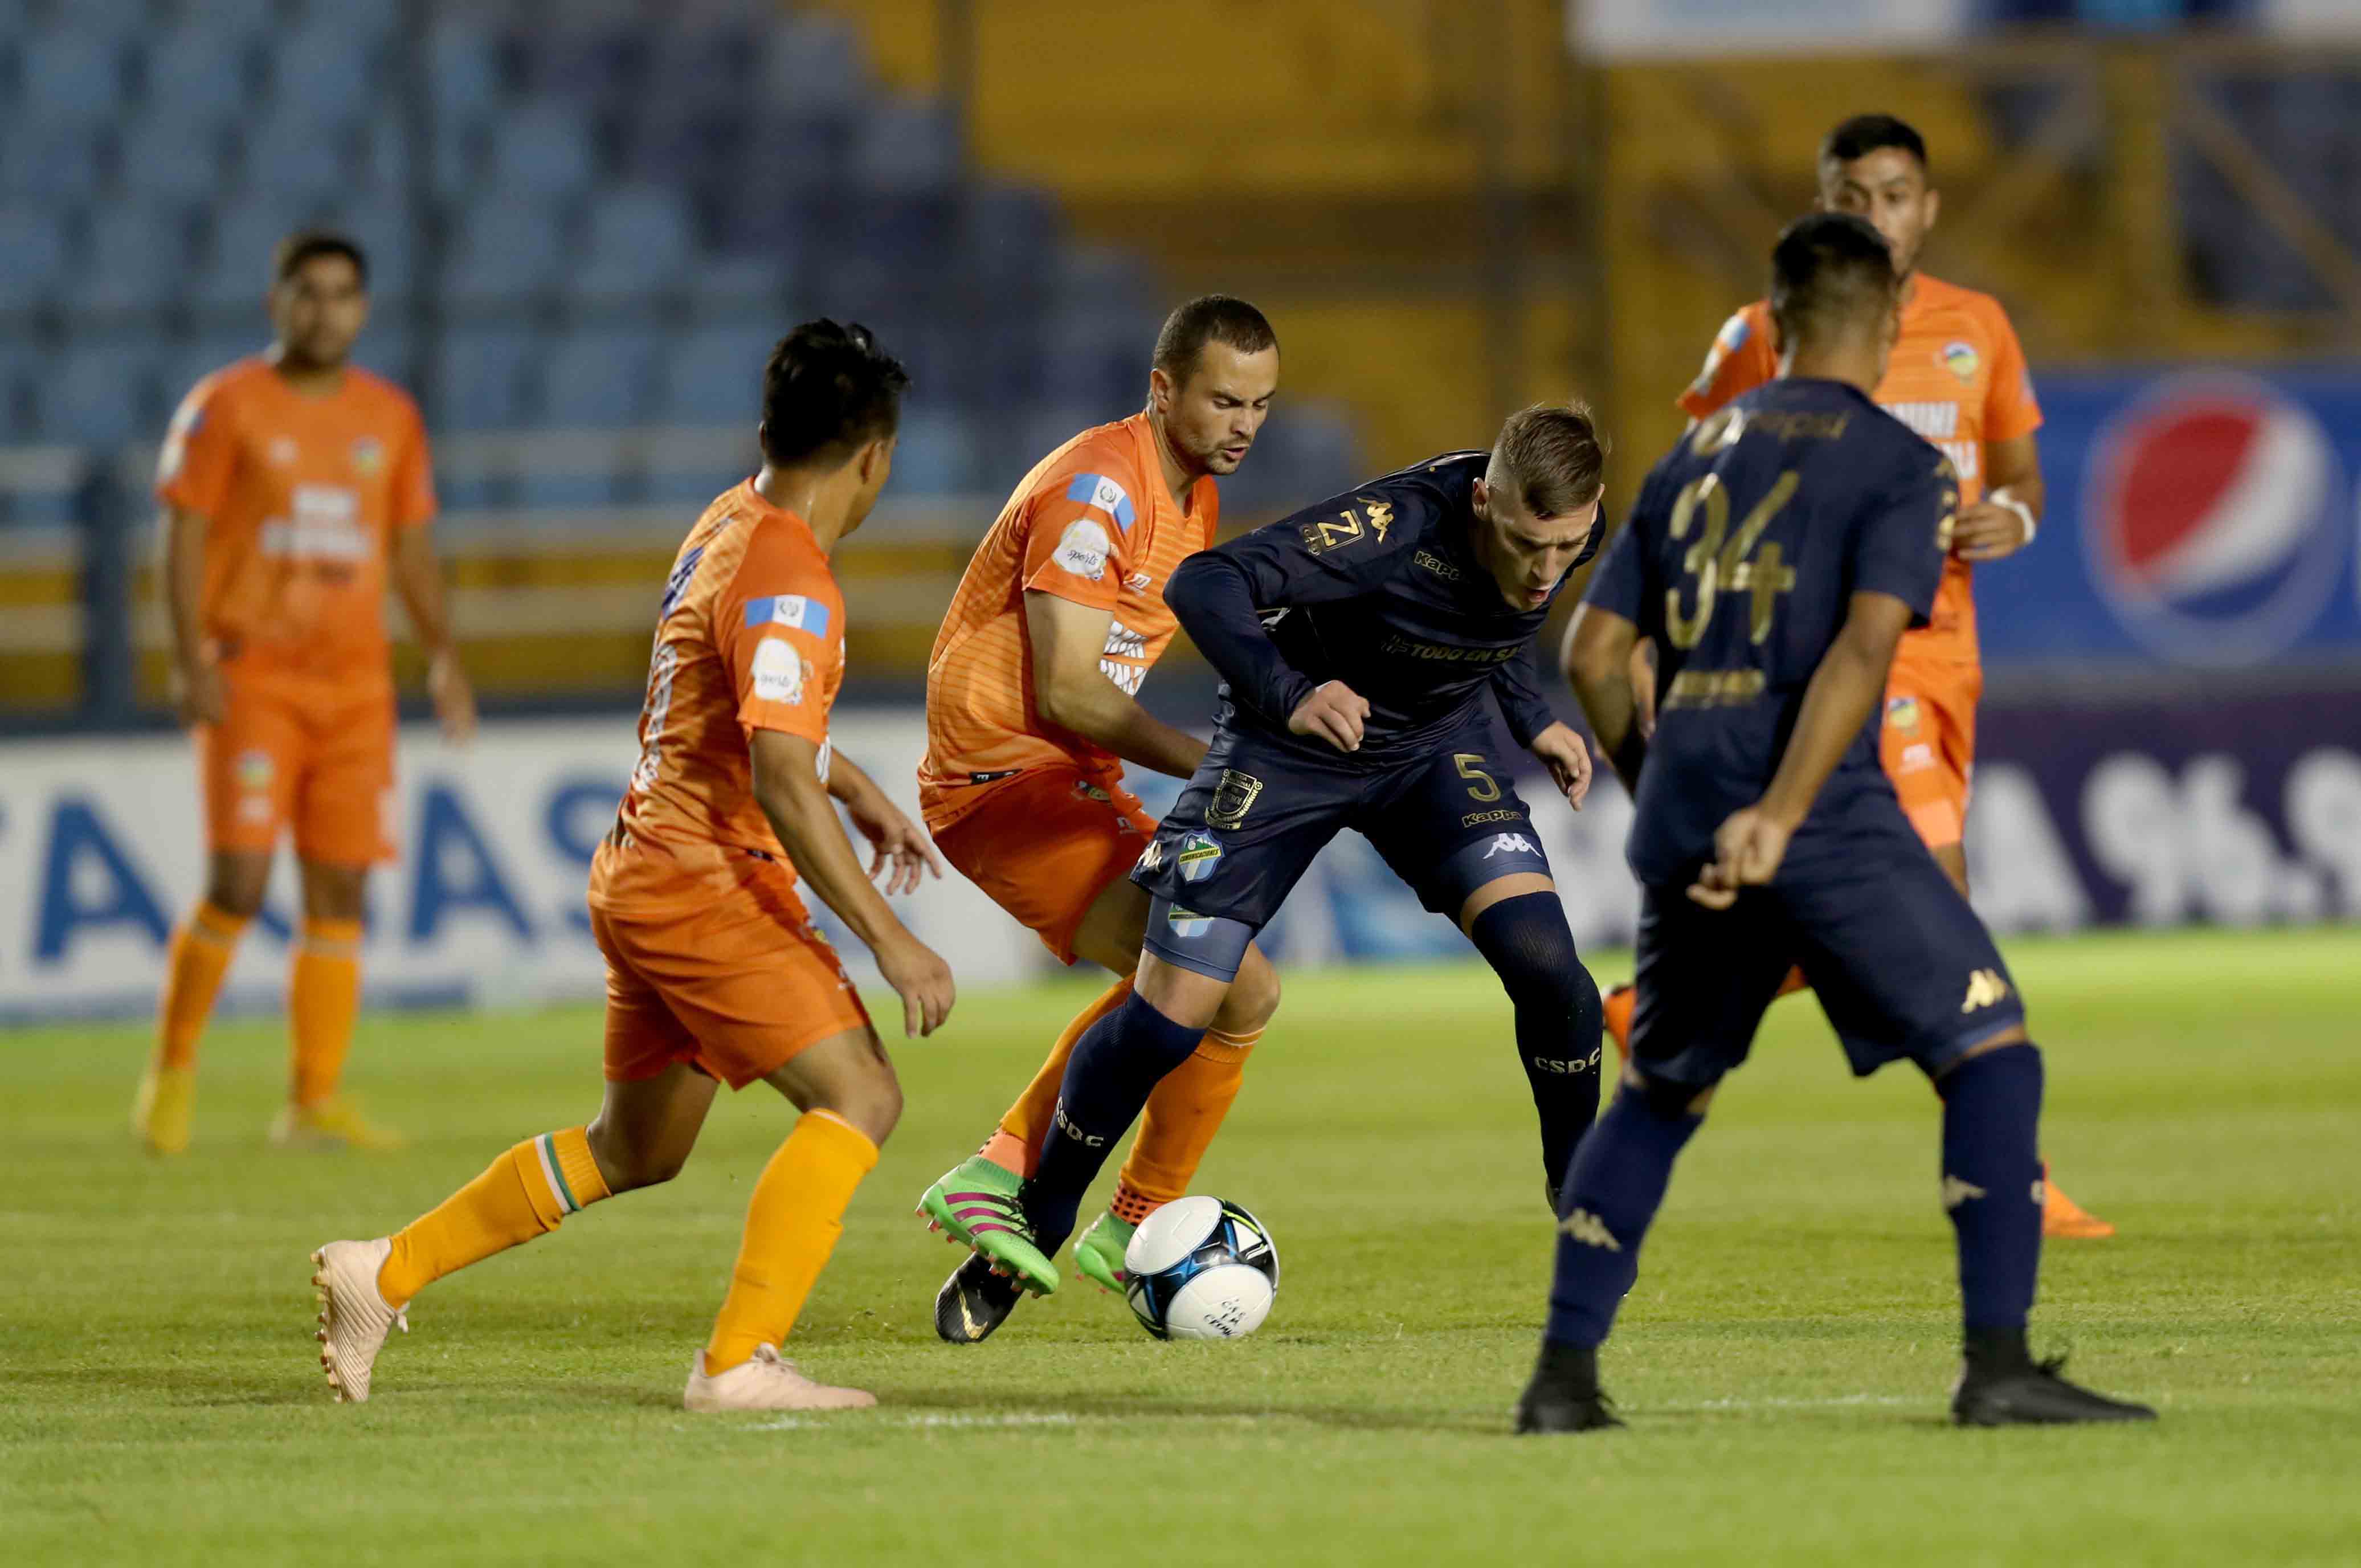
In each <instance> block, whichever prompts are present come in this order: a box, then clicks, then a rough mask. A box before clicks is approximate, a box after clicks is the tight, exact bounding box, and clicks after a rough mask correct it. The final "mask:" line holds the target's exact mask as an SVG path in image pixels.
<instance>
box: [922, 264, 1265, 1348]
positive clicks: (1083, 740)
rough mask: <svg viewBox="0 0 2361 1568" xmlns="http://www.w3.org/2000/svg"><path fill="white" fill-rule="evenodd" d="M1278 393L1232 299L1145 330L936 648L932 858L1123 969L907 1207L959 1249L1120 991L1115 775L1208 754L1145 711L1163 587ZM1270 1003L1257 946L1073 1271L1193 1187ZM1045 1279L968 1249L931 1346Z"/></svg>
mask: <svg viewBox="0 0 2361 1568" xmlns="http://www.w3.org/2000/svg"><path fill="white" fill-rule="evenodd" d="M1278 389H1279V339H1278V338H1277V336H1276V335H1274V334H1273V333H1272V332H1271V330H1270V323H1268V321H1266V320H1265V319H1264V318H1263V314H1262V313H1261V312H1260V311H1257V309H1255V308H1254V307H1253V306H1252V305H1250V304H1247V303H1246V302H1245V301H1243V300H1237V299H1233V298H1230V297H1229V296H1227V295H1223V294H1209V295H1206V296H1204V297H1203V298H1201V299H1196V300H1191V301H1190V302H1188V303H1186V304H1184V305H1182V306H1181V307H1180V309H1178V310H1176V311H1174V312H1173V313H1172V314H1171V315H1170V317H1169V318H1167V319H1166V321H1165V323H1164V327H1163V330H1162V331H1161V332H1160V333H1159V334H1158V336H1157V340H1156V350H1155V354H1154V356H1153V360H1152V365H1151V367H1150V369H1149V371H1148V406H1147V407H1146V408H1144V409H1142V410H1141V411H1139V412H1137V413H1136V414H1134V415H1132V416H1131V417H1130V418H1129V419H1126V420H1121V421H1118V422H1115V423H1114V424H1103V425H1100V426H1097V427H1096V428H1094V429H1092V430H1086V431H1084V432H1083V433H1082V434H1080V435H1078V436H1076V437H1074V438H1073V439H1072V440H1071V441H1069V442H1067V443H1066V444H1064V445H1063V446H1060V447H1059V448H1058V449H1057V450H1056V451H1054V452H1052V453H1050V454H1049V456H1047V457H1045V458H1043V459H1042V460H1041V461H1040V462H1039V463H1038V464H1036V465H1035V466H1034V468H1033V471H1032V472H1031V473H1029V474H1027V475H1026V476H1025V477H1024V479H1023V480H1022V481H1020V482H1019V483H1018V485H1017V487H1016V490H1015V491H1014V492H1013V493H1012V494H1011V495H1010V496H1009V499H1008V504H1007V505H1006V506H1005V507H1004V508H1003V509H1002V510H1001V513H1000V517H999V519H998V521H995V522H994V524H993V525H992V529H991V532H988V533H986V534H985V535H984V539H983V543H982V544H980V545H979V546H977V548H976V552H975V558H974V559H973V560H972V561H971V562H970V563H969V564H968V568H967V574H966V576H963V577H961V580H960V587H959V593H958V595H957V596H956V597H955V598H953V600H952V602H951V609H950V614H949V615H948V616H946V617H944V619H943V627H942V632H941V634H940V635H939V637H937V639H936V640H935V650H934V654H933V656H932V658H931V659H930V661H929V662H928V667H927V756H926V761H925V762H924V763H923V764H922V765H921V768H920V771H919V775H918V783H919V790H920V793H919V805H920V807H921V808H922V809H923V810H924V812H925V814H926V818H927V826H928V828H929V829H930V830H931V831H932V832H933V833H934V836H935V842H936V844H937V845H938V846H939V848H940V849H941V850H942V852H943V856H944V858H945V859H947V860H949V861H950V862H951V864H953V865H954V866H957V867H958V868H959V869H960V870H961V872H965V873H966V874H967V875H968V877H969V878H970V879H972V881H973V882H974V883H976V885H978V886H979V887H981V888H983V890H984V891H985V892H986V893H988V894H991V895H992V896H993V898H994V901H995V902H996V903H998V904H999V905H1000V906H1001V907H1002V908H1004V909H1005V910H1007V911H1008V912H1009V913H1010V914H1011V915H1014V916H1016V918H1017V919H1019V920H1021V921H1023V922H1024V923H1025V925H1026V926H1027V927H1030V928H1031V929H1032V930H1034V931H1036V932H1038V934H1039V935H1040V938H1041V940H1042V942H1043V943H1044V944H1046V945H1047V946H1048V948H1049V950H1050V951H1051V952H1053V953H1055V954H1057V955H1058V958H1059V959H1060V961H1061V962H1064V963H1072V962H1073V961H1074V960H1075V959H1077V958H1082V959H1089V960H1090V961H1092V962H1093V963H1095V964H1098V965H1101V966H1102V967H1104V968H1105V969H1106V970H1110V971H1112V972H1113V973H1114V974H1115V976H1116V980H1115V984H1114V985H1113V986H1112V987H1110V988H1109V989H1108V990H1107V992H1105V993H1104V995H1102V996H1101V997H1099V998H1098V1000H1097V1001H1095V1002H1093V1003H1092V1004H1091V1005H1090V1007H1088V1008H1087V1009H1085V1010H1084V1011H1083V1012H1082V1014H1081V1015H1080V1016H1079V1017H1077V1018H1075V1019H1074V1021H1073V1022H1072V1023H1071V1024H1070V1025H1067V1027H1066V1031H1065V1033H1064V1034H1063V1035H1062V1036H1060V1037H1059V1039H1058V1042H1057V1044H1056V1045H1055V1046H1054V1047H1052V1048H1051V1050H1050V1053H1049V1059H1048V1060H1047V1061H1046V1062H1044V1063H1043V1064H1042V1067H1041V1070H1040V1071H1039V1072H1038V1074H1036V1075H1035V1077H1034V1080H1033V1081H1032V1082H1031V1083H1030V1084H1029V1085H1027V1088H1026V1091H1025V1092H1024V1094H1023V1095H1021V1096H1020V1097H1019V1098H1018V1099H1017V1101H1016V1104H1015V1105H1013V1106H1011V1107H1010V1108H1009V1111H1008V1113H1007V1114H1006V1115H1005V1116H1003V1117H1002V1118H1001V1121H1000V1126H999V1128H998V1130H997V1131H996V1132H994V1135H993V1136H992V1137H991V1138H990V1139H989V1140H988V1141H987V1142H986V1143H985V1144H984V1146H983V1148H982V1149H981V1150H980V1151H979V1152H978V1153H976V1154H975V1155H974V1156H972V1157H970V1158H969V1159H967V1160H966V1161H964V1162H963V1163H961V1165H959V1166H957V1167H955V1168H953V1169H951V1170H950V1172H948V1173H946V1174H945V1175H944V1177H943V1178H942V1179H941V1180H939V1181H938V1182H936V1183H935V1184H934V1185H933V1186H932V1187H930V1188H928V1190H927V1191H926V1193H925V1195H924V1196H923V1197H922V1198H921V1199H920V1201H919V1212H921V1213H922V1214H925V1215H927V1216H928V1220H929V1222H930V1223H931V1224H932V1225H933V1227H934V1228H937V1229H939V1230H942V1231H944V1232H945V1233H947V1234H949V1235H950V1238H951V1239H953V1240H956V1241H959V1242H962V1243H967V1244H969V1245H973V1242H974V1238H975V1236H976V1235H977V1234H979V1233H982V1232H989V1231H991V1230H993V1229H995V1228H1005V1209H1006V1208H1007V1206H1008V1205H1009V1204H1011V1203H1013V1202H1014V1201H1015V1200H1016V1189H1017V1185H1018V1183H1019V1182H1020V1181H1021V1180H1022V1179H1024V1178H1025V1177H1027V1176H1028V1175H1030V1174H1031V1173H1032V1169H1033V1165H1034V1162H1035V1160H1036V1158H1037V1157H1038V1155H1039V1153H1040V1147H1041V1139H1042V1137H1043V1135H1046V1134H1047V1133H1048V1131H1049V1119H1050V1117H1051V1116H1052V1114H1054V1113H1055V1110H1056V1106H1057V1102H1058V1088H1059V1085H1060V1083H1061V1082H1062V1081H1063V1080H1064V1078H1065V1070H1066V1058H1068V1056H1070V1055H1071V1053H1072V1050H1073V1047H1074V1042H1075V1041H1076V1040H1078V1039H1080V1038H1081V1037H1082V1031H1083V1030H1085V1029H1087V1028H1089V1027H1090V1025H1092V1024H1093V1023H1095V1022H1096V1021H1097V1020H1098V1019H1099V1018H1101V1017H1102V1016H1104V1014H1107V1013H1109V1012H1111V1011H1112V1010H1114V1009H1115V1008H1116V1007H1119V1006H1121V1005H1122V1003H1123V1001H1124V999H1125V997H1126V996H1127V995H1129V994H1130V990H1131V975H1132V970H1134V969H1135V968H1137V965H1138V963H1139V948H1140V942H1141V940H1142V938H1143V937H1144V935H1145V933H1146V930H1147V921H1148V895H1147V894H1145V893H1142V892H1141V891H1140V890H1139V889H1138V888H1137V886H1135V885H1134V884H1133V883H1132V882H1131V881H1130V876H1129V873H1130V871H1131V868H1132V866H1133V864H1134V863H1135V862H1136V861H1138V859H1139V854H1140V850H1142V849H1143V848H1145V846H1146V845H1147V843H1148V839H1150V838H1151V837H1152V836H1153V835H1154V832H1155V827H1156V824H1155V820H1154V819H1153V818H1152V817H1149V816H1148V814H1147V813H1146V812H1145V811H1144V810H1143V809H1142V808H1141V806H1140V804H1139V802H1138V800H1137V798H1136V797H1134V796H1133V795H1132V794H1131V793H1130V792H1129V791H1127V790H1126V789H1125V788H1124V787H1123V765H1124V763H1125V762H1134V763H1137V764H1138V765H1139V766H1141V767H1144V768H1148V769H1152V770H1154V771H1155V772H1157V773H1169V774H1171V775H1173V776H1175V777H1179V778H1186V777H1188V776H1189V775H1190V774H1191V773H1194V772H1195V771H1196V768H1197V764H1198V763H1199V762H1200V761H1202V759H1203V757H1204V754H1205V744H1204V742H1203V741H1202V740H1198V739H1197V738H1196V737H1195V736H1193V735H1191V734H1188V733H1186V732H1184V731H1182V730H1179V729H1173V728H1172V727H1171V726H1170V725H1169V724H1166V723H1164V722H1163V721H1161V720H1160V719H1158V718H1155V717H1154V716H1153V715H1151V714H1150V713H1148V710H1147V709H1146V708H1144V707H1140V706H1139V703H1138V701H1137V694H1138V691H1139V686H1140V683H1141V681H1142V680H1143V679H1145V678H1146V676H1147V674H1148V670H1149V668H1150V667H1151V666H1153V665H1154V664H1155V663H1156V661H1157V659H1158V657H1159V656H1160V655H1161V654H1162V653H1163V652H1164V648H1165V644H1167V643H1168V642H1170V641H1171V640H1172V633H1173V631H1174V630H1175V628H1176V626H1177V624H1178V623H1177V622H1176V621H1175V620H1173V617H1172V612H1171V611H1170V609H1167V608H1165V604H1164V584H1165V582H1166V581H1167V580H1168V579H1169V578H1170V576H1171V574H1172V569H1173V568H1174V567H1175V566H1177V565H1180V562H1181V561H1182V560H1183V559H1184V558H1186V557H1187V556H1189V555H1191V554H1194V553H1195V552H1197V551H1199V550H1202V549H1203V548H1204V547H1205V546H1206V545H1208V544H1210V543H1213V528H1214V523H1215V521H1216V517H1217V514H1218V508H1219V498H1218V496H1217V494H1216V490H1215V486H1214V480H1215V478H1216V477H1219V476H1222V475H1224V474H1231V473H1235V472H1236V470H1237V466H1238V464H1239V463H1240V462H1241V461H1243V460H1244V458H1245V457H1246V452H1247V450H1248V449H1249V448H1250V447H1252V446H1253V444H1254V440H1255V434H1256V433H1257V431H1258V430H1259V429H1260V428H1261V425H1262V422H1263V418H1264V415H1265V414H1266V413H1267V412H1268V410H1269V407H1270V400H1271V398H1272V396H1273V395H1274V394H1275V393H1276V392H1277V391H1278ZM1278 1006H1279V977H1278V975H1277V974H1276V972H1274V971H1273V970H1272V969H1271V966H1270V964H1269V962H1268V960H1267V959H1264V957H1263V956H1262V954H1261V953H1260V952H1259V951H1255V950H1249V951H1248V953H1247V955H1246V965H1245V967H1244V968H1243V969H1241V970H1240V971H1239V975H1238V984H1237V987H1236V988H1235V990H1233V991H1232V992H1230V994H1229V998H1228V1000H1227V1002H1226V1003H1224V1006H1223V1009H1222V1012H1221V1013H1220V1014H1219V1015H1218V1016H1216V1017H1215V1019H1214V1021H1213V1028H1212V1029H1211V1031H1209V1032H1208V1033H1207V1035H1206V1036H1205V1039H1204V1041H1203V1043H1202V1045H1201V1046H1199V1047H1198V1049H1197V1052H1196V1054H1195V1055H1194V1056H1193V1057H1191V1058H1190V1059H1189V1060H1188V1061H1187V1062H1185V1063H1184V1064H1183V1065H1182V1066H1181V1067H1180V1069H1177V1070H1176V1071H1175V1072H1173V1074H1172V1075H1171V1076H1170V1077H1169V1078H1167V1079H1166V1080H1164V1081H1163V1083H1162V1085H1161V1086H1160V1087H1159V1089H1158V1090H1157V1092H1156V1095H1155V1097H1154V1098H1153V1099H1151V1100H1150V1101H1149V1102H1148V1114H1147V1119H1146V1123H1145V1124H1144V1125H1143V1127H1142V1128H1141V1131H1140V1135H1139V1137H1138V1140H1137V1142H1136V1144H1135V1145H1134V1146H1133V1148H1132V1153H1131V1157H1130V1159H1129V1161H1128V1162H1127V1163H1126V1165H1125V1166H1124V1168H1123V1174H1122V1177H1121V1179H1120V1180H1119V1181H1118V1182H1117V1184H1116V1187H1115V1201H1114V1204H1113V1206H1112V1207H1111V1208H1110V1209H1109V1210H1108V1212H1106V1213H1105V1214H1104V1215H1102V1216H1101V1217H1100V1219H1099V1221H1098V1223H1096V1224H1094V1225H1093V1226H1092V1227H1091V1229H1090V1231H1089V1232H1088V1233H1087V1234H1084V1236H1083V1237H1082V1241H1081V1242H1079V1243H1078V1244H1076V1246H1075V1253H1074V1255H1075V1258H1076V1261H1077V1262H1078V1263H1079V1264H1080V1266H1081V1267H1082V1271H1083V1273H1084V1274H1085V1275H1087V1276H1089V1277H1091V1278H1093V1279H1094V1280H1096V1281H1097V1282H1098V1283H1099V1284H1101V1285H1102V1286H1104V1287H1106V1288H1109V1289H1119V1288H1121V1285H1122V1280H1123V1272H1122V1271H1123V1254H1124V1248H1125V1246H1126V1244H1127V1243H1128V1242H1129V1240H1130V1237H1131V1232H1132V1229H1133V1227H1134V1226H1136V1225H1137V1223H1139V1222H1140V1221H1141V1220H1143V1219H1145V1218H1146V1217H1147V1216H1148V1213H1149V1212H1152V1211H1153V1210H1155V1209H1156V1208H1158V1207H1159V1206H1160V1205H1162V1204H1164V1203H1167V1202H1170V1201H1171V1200H1173V1199H1175V1198H1178V1197H1180V1196H1181V1195H1182V1194H1183V1193H1184V1192H1185V1191H1186V1190H1187V1189H1188V1184H1189V1181H1190V1179H1191V1177H1193V1176H1194V1175H1195V1174H1196V1169H1197V1165H1198V1162H1199V1161H1200V1160H1201V1159H1202V1157H1204V1152H1205V1148H1206V1146H1207V1145H1209V1144H1210V1143H1211V1142H1212V1141H1213V1134H1214V1132H1215V1130H1216V1129H1218V1128H1219V1127H1220V1126H1221V1124H1222V1118H1223V1116H1224V1114H1225V1113H1227V1112H1228V1110H1229V1107H1230V1102H1232V1101H1233V1100H1235V1098H1236V1097H1237V1092H1238V1083H1239V1079H1240V1075H1241V1073H1242V1072H1243V1071H1244V1064H1245V1059H1246V1053H1247V1052H1248V1051H1249V1050H1251V1049H1252V1048H1253V1047H1254V1045H1255V1042H1256V1041H1257V1040H1258V1039H1259V1038H1261V1036H1262V1030H1263V1026H1264V1025H1265V1024H1267V1023H1268V1021H1269V1019H1270V1016H1271V1014H1272V1013H1274V1012H1275V1011H1276V1010H1277V1009H1278ZM1056 1285H1057V1278H1056V1276H1055V1275H1054V1274H1053V1275H1050V1276H1049V1277H1046V1278H1038V1279H1027V1280H1025V1281H1023V1282H1021V1284H1020V1282H1019V1281H1016V1280H1015V1279H1012V1278H1010V1277H1005V1276H1003V1275H1000V1274H996V1273H994V1266H993V1265H992V1264H991V1263H990V1262H988V1261H987V1260H986V1259H985V1258H984V1257H983V1255H981V1254H977V1255H972V1256H970V1257H969V1258H968V1259H967V1260H966V1261H965V1262H963V1263H962V1264H961V1266H959V1268H957V1269H956V1270H954V1271H953V1272H952V1275H951V1277H950V1279H948V1280H946V1281H945V1282H944V1284H943V1288H942V1289H941V1291H940V1292H939V1294H938V1295H937V1297H936V1299H935V1329H936V1332H939V1334H941V1335H942V1337H943V1338H945V1339H947V1340H950V1341H951V1342H952V1343H961V1344H970V1343H975V1342H976V1341H978V1340H981V1339H983V1337H984V1336H986V1335H987V1334H989V1333H991V1332H992V1331H993V1330H994V1329H996V1328H998V1327H999V1326H1000V1324H1001V1323H1002V1322H1003V1321H1005V1320H1006V1318H1007V1316H1008V1314H1009V1312H1011V1311H1012V1310H1015V1308H1016V1301H1017V1299H1018V1297H1019V1295H1020V1293H1021V1289H1022V1288H1032V1289H1034V1290H1037V1291H1047V1290H1049V1289H1054V1288H1056Z"/></svg>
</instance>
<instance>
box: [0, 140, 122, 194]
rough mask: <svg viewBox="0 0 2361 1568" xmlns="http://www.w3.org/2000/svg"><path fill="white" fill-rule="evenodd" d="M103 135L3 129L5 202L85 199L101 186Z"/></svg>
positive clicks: (0, 168) (0, 171)
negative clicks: (100, 160) (101, 143)
mask: <svg viewBox="0 0 2361 1568" xmlns="http://www.w3.org/2000/svg"><path fill="white" fill-rule="evenodd" d="M100 141H101V133H98V132H94V131H89V130H84V129H81V128H79V127H72V126H66V127H57V128H52V127H50V126H36V125H31V124H17V125H12V126H8V127H6V128H5V131H0V201H16V200H20V199H29V200H32V201H38V202H44V203H65V202H69V201H75V202H78V201H82V200H84V199H86V198H88V196H89V195H90V193H91V192H93V191H94V190H96V189H97V188H98V183H99V156H98V152H99V146H100Z"/></svg>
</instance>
